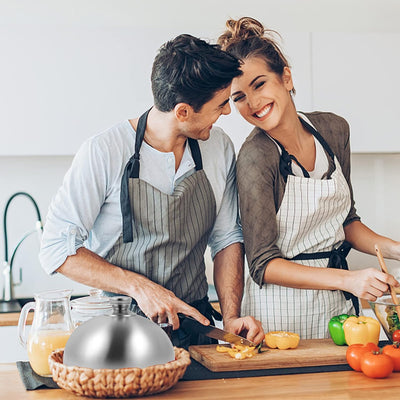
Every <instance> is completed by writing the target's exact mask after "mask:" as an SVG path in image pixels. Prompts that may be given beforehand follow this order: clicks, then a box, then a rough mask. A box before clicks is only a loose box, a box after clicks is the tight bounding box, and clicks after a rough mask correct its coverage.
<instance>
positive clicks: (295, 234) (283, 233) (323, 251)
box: [242, 119, 358, 339]
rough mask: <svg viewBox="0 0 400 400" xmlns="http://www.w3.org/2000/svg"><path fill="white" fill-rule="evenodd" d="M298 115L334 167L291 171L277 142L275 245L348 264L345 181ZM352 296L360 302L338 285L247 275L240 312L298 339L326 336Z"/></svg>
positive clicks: (294, 254) (293, 256) (294, 255)
mask: <svg viewBox="0 0 400 400" xmlns="http://www.w3.org/2000/svg"><path fill="white" fill-rule="evenodd" d="M300 120H301V121H302V123H304V124H306V126H307V129H309V131H311V132H312V133H313V135H314V136H315V137H316V138H317V139H318V140H319V141H320V142H321V144H322V146H323V147H324V148H325V149H326V150H327V152H328V154H329V156H330V157H332V159H333V161H334V164H335V170H334V171H333V173H332V175H331V177H330V178H329V179H312V178H309V175H308V173H307V171H306V170H305V169H304V168H302V170H303V174H304V175H305V176H304V177H300V176H294V175H293V173H292V171H291V160H293V159H294V157H293V156H290V155H288V153H287V152H286V150H285V149H284V148H283V146H281V145H280V144H279V143H278V145H279V146H280V147H281V151H282V156H281V165H280V170H281V173H282V174H283V176H284V178H285V179H287V182H286V187H285V194H284V196H283V199H282V203H281V206H280V208H279V210H278V213H277V216H276V221H277V227H278V239H277V246H278V247H279V249H280V251H281V253H282V255H283V257H284V258H286V259H290V260H295V262H296V263H300V264H303V265H307V266H312V267H321V268H324V267H333V268H345V269H347V263H345V256H346V255H347V252H348V249H346V250H343V251H342V248H343V247H342V246H341V245H342V244H343V243H347V242H344V239H345V234H344V230H343V222H344V221H345V219H346V217H347V215H348V213H349V210H350V202H351V199H350V190H349V186H348V184H347V181H346V179H345V177H344V175H343V173H342V170H341V167H340V164H339V162H338V160H337V158H336V156H334V154H333V152H332V150H331V149H330V147H329V145H328V144H327V143H326V142H325V140H324V139H323V138H322V136H321V135H320V134H319V133H318V132H317V131H316V130H315V129H314V128H313V127H311V126H310V125H308V124H307V123H306V122H305V121H303V120H302V119H300ZM290 158H291V159H290ZM285 170H286V172H285ZM307 175H308V177H307ZM339 249H340V250H339ZM267 268H268V267H267ZM344 294H345V295H344ZM353 301H354V305H355V304H357V305H358V299H357V298H354V297H352V296H349V294H348V293H347V294H346V293H343V292H341V291H340V290H311V289H297V288H290V287H284V286H280V285H274V284H270V283H266V284H263V286H262V288H260V287H259V285H258V284H256V283H255V282H254V281H253V279H251V277H249V278H248V279H247V282H246V290H245V296H244V300H243V307H242V312H243V313H244V314H246V315H247V314H250V315H253V316H254V317H255V318H257V319H259V320H260V321H261V322H262V324H263V328H264V330H265V331H266V332H268V331H274V330H284V331H290V332H296V333H298V334H299V335H300V337H301V338H302V339H316V338H328V337H329V332H328V322H329V320H330V318H331V317H332V316H334V315H339V314H349V313H350V314H354V313H355V308H354V305H353Z"/></svg>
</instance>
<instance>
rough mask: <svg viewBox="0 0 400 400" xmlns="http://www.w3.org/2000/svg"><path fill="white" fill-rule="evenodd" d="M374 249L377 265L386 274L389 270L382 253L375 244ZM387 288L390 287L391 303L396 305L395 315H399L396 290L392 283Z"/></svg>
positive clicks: (399, 306)
mask: <svg viewBox="0 0 400 400" xmlns="http://www.w3.org/2000/svg"><path fill="white" fill-rule="evenodd" d="M375 251H376V255H377V257H378V261H379V265H380V266H381V270H382V272H385V273H386V274H388V273H389V272H388V269H387V267H386V264H385V260H384V259H383V256H382V253H381V251H380V249H379V246H378V245H377V244H376V245H375ZM389 289H390V295H391V296H392V300H393V303H394V304H395V305H396V311H397V315H398V316H399V317H400V304H399V300H398V298H397V295H396V291H395V289H394V287H393V286H392V285H389Z"/></svg>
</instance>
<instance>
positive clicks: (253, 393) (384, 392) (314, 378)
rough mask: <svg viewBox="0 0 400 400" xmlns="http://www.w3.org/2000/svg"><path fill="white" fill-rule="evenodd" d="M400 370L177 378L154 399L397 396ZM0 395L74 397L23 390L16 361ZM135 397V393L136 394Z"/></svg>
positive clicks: (0, 372)
mask: <svg viewBox="0 0 400 400" xmlns="http://www.w3.org/2000/svg"><path fill="white" fill-rule="evenodd" d="M399 396H400V372H397V373H392V374H391V375H390V376H389V377H388V378H386V379H370V378H368V377H366V376H365V375H364V374H362V373H361V372H355V371H340V372H321V373H313V374H295V375H279V376H263V377H251V378H232V379H212V380H197V381H179V382H178V383H177V384H176V385H175V386H174V387H173V388H171V389H170V390H168V391H167V392H164V393H160V394H157V395H152V396H146V397H144V398H147V399H149V400H153V399H154V400H155V399H174V400H181V399H191V400H200V399H201V400H210V399H218V400H233V399H240V400H248V399H249V400H250V399H251V400H253V399H289V400H291V399H296V400H297V399H365V400H374V399H379V400H382V399H385V400H389V399H398V398H399ZM0 398H1V399H7V400H32V399H35V400H50V399H52V400H53V399H60V400H61V399H62V400H77V399H87V397H80V396H75V395H74V394H72V393H69V392H67V391H65V390H61V389H41V390H34V391H26V390H25V388H24V386H23V384H22V381H21V379H20V376H19V373H18V370H17V367H16V365H15V364H0ZM136 398H137V397H136Z"/></svg>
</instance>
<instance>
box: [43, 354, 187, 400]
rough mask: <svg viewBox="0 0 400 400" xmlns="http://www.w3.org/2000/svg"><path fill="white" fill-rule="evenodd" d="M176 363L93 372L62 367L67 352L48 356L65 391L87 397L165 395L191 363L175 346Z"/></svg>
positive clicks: (53, 372) (53, 373) (51, 366)
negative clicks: (161, 393) (162, 393)
mask: <svg viewBox="0 0 400 400" xmlns="http://www.w3.org/2000/svg"><path fill="white" fill-rule="evenodd" d="M174 351H175V360H174V361H171V362H168V363H166V364H161V365H154V366H150V367H147V368H121V369H90V368H81V367H68V366H66V365H64V364H63V355H64V350H56V351H53V353H51V354H50V356H49V365H50V370H51V372H52V375H53V380H54V381H55V382H56V383H57V385H58V386H59V387H60V388H62V389H65V390H68V391H70V392H72V393H75V394H77V395H80V396H88V397H100V398H104V397H117V398H123V397H133V396H143V395H148V394H154V393H159V392H164V391H166V390H168V389H170V388H171V387H172V386H174V385H175V384H176V383H177V382H178V380H179V379H180V378H182V376H183V374H184V373H185V371H186V368H187V367H188V365H189V364H190V355H189V353H188V352H187V351H186V350H184V349H181V348H178V347H174Z"/></svg>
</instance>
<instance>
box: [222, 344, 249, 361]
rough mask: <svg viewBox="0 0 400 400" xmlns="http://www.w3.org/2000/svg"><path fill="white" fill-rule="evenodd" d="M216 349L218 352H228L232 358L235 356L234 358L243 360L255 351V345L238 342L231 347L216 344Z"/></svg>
mask: <svg viewBox="0 0 400 400" xmlns="http://www.w3.org/2000/svg"><path fill="white" fill-rule="evenodd" d="M216 350H217V351H218V352H219V353H228V354H229V355H230V356H231V357H232V358H235V359H236V360H244V359H245V358H251V357H253V356H254V355H255V354H256V353H257V350H256V348H255V347H253V346H244V345H240V344H238V345H233V346H232V347H227V346H219V345H217V347H216Z"/></svg>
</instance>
